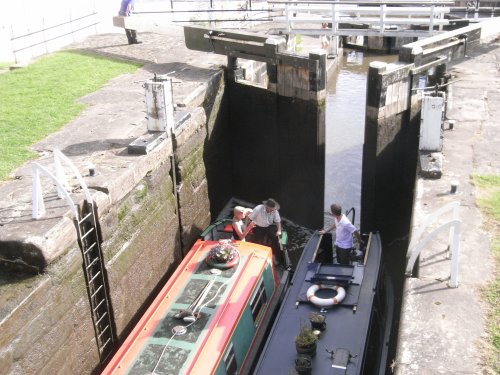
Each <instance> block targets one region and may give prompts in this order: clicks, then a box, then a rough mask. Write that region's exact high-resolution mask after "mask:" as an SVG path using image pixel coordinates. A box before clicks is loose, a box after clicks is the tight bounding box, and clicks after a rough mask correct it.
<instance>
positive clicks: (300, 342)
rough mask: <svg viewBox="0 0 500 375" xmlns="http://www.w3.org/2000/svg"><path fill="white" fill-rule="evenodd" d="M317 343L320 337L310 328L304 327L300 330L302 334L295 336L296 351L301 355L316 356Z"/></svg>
mask: <svg viewBox="0 0 500 375" xmlns="http://www.w3.org/2000/svg"><path fill="white" fill-rule="evenodd" d="M316 341H318V336H316V335H315V334H314V332H313V330H312V329H311V328H310V327H306V326H303V327H301V328H300V332H299V334H298V335H297V336H295V349H296V350H297V353H299V354H307V355H310V356H311V357H314V356H315V355H316Z"/></svg>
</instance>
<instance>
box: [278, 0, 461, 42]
mask: <svg viewBox="0 0 500 375" xmlns="http://www.w3.org/2000/svg"><path fill="white" fill-rule="evenodd" d="M269 3H270V4H275V5H276V4H283V6H284V16H283V17H276V18H274V20H275V21H282V22H285V23H286V27H287V32H288V34H295V35H297V34H301V35H316V36H320V35H327V36H332V37H336V36H380V37H428V36H431V35H434V34H436V33H438V32H440V31H442V30H443V26H445V25H448V24H449V21H448V20H447V19H445V18H444V15H445V14H447V13H449V12H450V8H449V7H447V6H445V5H452V4H453V2H437V1H421V2H415V1H411V0H410V1H370V2H361V1H328V0H327V1H319V0H316V1H308V0H304V1H301V0H298V1H270V2H269ZM326 25H327V26H328V27H324V26H326ZM322 26H323V27H322Z"/></svg>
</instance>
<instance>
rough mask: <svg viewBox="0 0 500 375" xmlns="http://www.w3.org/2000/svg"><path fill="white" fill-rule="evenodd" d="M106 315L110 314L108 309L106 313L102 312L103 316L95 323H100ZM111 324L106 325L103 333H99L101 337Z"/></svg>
mask: <svg viewBox="0 0 500 375" xmlns="http://www.w3.org/2000/svg"><path fill="white" fill-rule="evenodd" d="M106 315H108V312H107V311H106V312H105V313H104V314H102V316H101V317H100V318H99V320H98V321H97V322H95V325H96V326H97V325H99V323H101V320H103V319H104V318H105V317H106ZM108 327H109V325H107V326H106V328H104V329H103V330H102V331H101V333H100V334H99V337H101V335H102V334H103V333H104V332H105V331H106V329H108Z"/></svg>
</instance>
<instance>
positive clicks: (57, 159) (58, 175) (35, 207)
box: [32, 149, 92, 220]
mask: <svg viewBox="0 0 500 375" xmlns="http://www.w3.org/2000/svg"><path fill="white" fill-rule="evenodd" d="M63 162H64V163H65V164H66V166H68V167H69V168H70V169H71V171H72V173H73V175H74V177H76V179H77V180H78V183H79V184H80V186H81V187H82V191H83V192H84V194H85V198H86V199H87V202H92V196H91V195H90V192H89V189H88V187H87V184H86V183H85V180H84V179H83V177H82V175H81V174H80V172H79V171H78V169H77V168H76V167H75V165H74V164H73V163H72V162H71V160H70V159H68V158H67V157H66V156H65V155H64V154H63V153H62V152H61V151H59V150H58V149H54V166H55V175H54V174H53V173H52V172H51V171H50V170H49V169H48V168H46V167H44V166H43V165H41V164H39V163H36V162H34V163H32V171H33V185H32V217H33V219H40V218H41V217H43V215H44V214H45V203H44V199H43V188H42V184H41V181H40V177H41V175H42V174H45V175H46V176H47V177H49V178H50V179H51V180H52V182H53V183H54V184H55V185H56V187H57V195H58V196H59V198H62V199H64V200H65V201H66V202H67V203H68V205H69V207H70V209H71V213H72V215H73V218H74V219H75V220H78V219H79V215H78V209H77V207H76V205H75V203H74V202H73V199H72V198H71V196H70V194H69V192H68V190H69V187H68V179H67V177H66V173H65V171H64V168H63V164H62V163H63Z"/></svg>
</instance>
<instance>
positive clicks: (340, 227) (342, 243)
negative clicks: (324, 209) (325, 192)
mask: <svg viewBox="0 0 500 375" xmlns="http://www.w3.org/2000/svg"><path fill="white" fill-rule="evenodd" d="M330 209H331V211H332V214H333V217H334V220H333V224H332V225H331V226H330V227H329V228H325V229H322V230H320V231H319V233H320V234H325V233H326V232H330V231H331V230H332V229H335V251H336V252H337V261H338V262H339V263H340V264H349V263H350V262H351V259H350V256H349V253H350V252H351V250H352V236H353V235H354V236H355V237H356V239H357V240H358V242H359V243H360V244H363V241H362V240H361V235H360V234H359V231H358V230H357V229H356V227H355V226H354V225H353V224H352V223H351V222H350V221H349V219H348V218H347V216H345V215H344V214H342V207H341V206H340V205H338V204H335V203H334V204H332V205H331V206H330Z"/></svg>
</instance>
